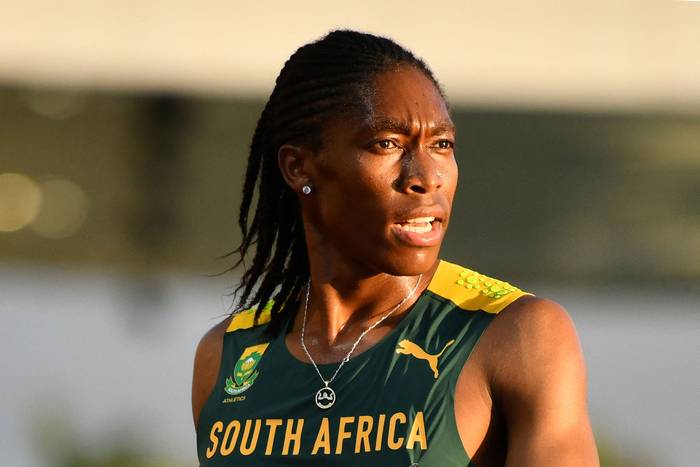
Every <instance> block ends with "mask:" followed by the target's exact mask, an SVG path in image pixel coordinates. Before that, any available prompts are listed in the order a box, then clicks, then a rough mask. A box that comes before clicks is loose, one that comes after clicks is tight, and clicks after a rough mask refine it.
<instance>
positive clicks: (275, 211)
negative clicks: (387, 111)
mask: <svg viewBox="0 0 700 467" xmlns="http://www.w3.org/2000/svg"><path fill="white" fill-rule="evenodd" d="M401 65H410V66H413V67H415V68H416V69H418V70H420V71H422V72H423V73H424V74H425V75H426V76H427V77H428V78H429V79H430V80H431V81H432V82H433V83H434V84H435V86H436V88H437V89H438V90H439V91H440V92H441V93H442V91H441V89H440V86H439V84H438V83H437V81H436V80H435V77H434V76H433V74H432V72H431V71H430V70H429V69H428V67H427V65H426V64H425V63H424V62H423V61H422V60H420V59H419V58H416V57H415V56H414V55H413V54H412V53H411V52H410V51H408V50H406V49H404V48H403V47H401V46H400V45H398V44H396V43H395V42H393V41H392V40H390V39H387V38H383V37H378V36H374V35H371V34H365V33H360V32H355V31H348V30H339V31H333V32H331V33H329V34H328V35H326V36H325V37H323V38H321V39H319V40H318V41H316V42H312V43H309V44H306V45H304V46H302V47H300V48H299V49H298V50H297V51H296V52H295V53H294V54H293V55H292V56H291V57H290V58H289V59H288V60H287V62H286V63H285V64H284V67H283V68H282V71H281V72H280V74H279V76H278V77H277V80H276V81H275V88H274V89H273V91H272V94H271V95H270V98H269V99H268V102H267V104H266V105H265V108H264V110H263V111H262V113H261V115H260V119H259V120H258V124H257V126H256V128H255V133H254V134H253V138H252V141H251V145H250V153H249V157H248V167H247V169H246V174H245V181H244V183H243V197H242V201H241V207H240V212H239V217H238V225H239V227H240V229H241V233H242V235H243V236H242V240H241V244H240V245H239V247H238V248H237V249H236V250H234V251H233V252H231V253H229V254H228V255H230V254H233V253H237V254H238V255H239V256H240V257H239V259H238V261H237V262H236V263H235V265H234V266H233V267H232V268H231V269H233V268H236V267H238V266H239V265H241V264H242V263H243V264H244V260H245V258H246V255H247V254H248V253H249V250H250V248H251V247H252V246H253V245H255V253H254V256H253V261H252V264H250V267H248V268H246V269H245V271H244V273H243V276H242V278H241V282H240V284H239V285H238V287H237V288H236V289H235V291H234V294H239V293H240V298H239V303H238V305H237V307H236V310H235V311H239V310H242V309H245V308H249V307H251V306H253V305H256V304H257V305H263V306H258V308H257V311H256V315H255V319H256V321H257V320H258V318H259V317H260V313H261V312H262V309H263V307H264V305H266V304H267V303H268V302H269V301H270V300H273V301H274V303H273V304H272V308H271V310H270V312H271V316H272V319H271V323H270V326H269V330H270V332H272V333H277V332H279V331H280V329H281V327H280V324H281V319H280V318H281V314H282V312H283V309H284V307H285V305H286V304H287V303H292V302H294V301H296V300H297V298H298V297H299V295H300V292H301V290H302V288H303V287H304V284H305V283H306V282H307V280H308V278H309V262H308V256H307V251H306V243H305V239H304V230H303V225H302V222H301V214H300V211H299V204H298V200H297V195H296V194H295V193H294V192H293V191H292V190H291V189H290V188H289V186H288V185H287V184H286V183H285V181H284V179H283V178H282V175H281V173H280V170H279V168H278V166H277V152H278V150H279V148H280V146H282V145H283V144H306V145H308V146H309V147H311V148H314V149H317V148H318V146H319V145H320V144H321V134H322V130H323V123H324V122H325V121H328V119H329V118H331V117H334V116H337V115H338V114H341V113H343V112H348V111H352V110H357V107H358V106H361V105H363V103H364V101H363V100H362V97H364V96H367V95H369V94H370V93H371V92H372V91H371V89H372V79H373V77H374V76H375V75H376V74H378V73H380V72H383V71H387V70H390V69H392V68H396V67H399V66H401ZM358 97H359V98H358ZM256 188H257V195H258V196H257V202H256V204H255V207H254V211H253V219H252V220H249V215H250V213H251V209H253V198H254V195H255V192H256ZM228 255H225V256H228Z"/></svg>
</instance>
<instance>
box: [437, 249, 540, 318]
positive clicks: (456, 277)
mask: <svg viewBox="0 0 700 467" xmlns="http://www.w3.org/2000/svg"><path fill="white" fill-rule="evenodd" d="M428 290H430V291H431V292H433V293H434V294H436V295H439V296H441V297H444V298H446V299H448V300H450V301H451V302H453V303H454V304H455V305H457V306H458V307H460V308H461V309H463V310H469V311H477V310H482V311H485V312H487V313H498V312H500V311H502V310H503V309H504V308H505V307H507V306H508V305H510V304H511V303H513V302H514V301H515V300H517V299H518V298H520V297H522V296H523V295H532V294H531V293H529V292H523V291H522V290H520V289H519V288H517V287H515V286H512V285H510V284H509V283H508V282H504V281H501V280H499V279H494V278H492V277H488V276H485V275H483V274H480V273H478V272H476V271H473V270H471V269H468V268H465V267H462V266H459V265H457V264H452V263H448V262H447V261H442V260H441V261H440V264H439V265H438V268H437V270H436V271H435V275H434V276H433V279H432V280H431V281H430V284H429V285H428Z"/></svg>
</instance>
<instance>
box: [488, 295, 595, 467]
mask: <svg viewBox="0 0 700 467" xmlns="http://www.w3.org/2000/svg"><path fill="white" fill-rule="evenodd" d="M483 337H484V338H486V339H485V344H486V346H487V348H486V349H484V350H486V352H484V353H483V354H482V355H483V356H484V362H485V374H486V375H487V378H488V381H489V383H488V384H489V386H490V390H491V394H492V397H493V402H494V404H495V405H496V407H497V408H498V410H499V412H500V413H501V414H502V415H503V417H504V420H505V423H506V425H507V431H508V457H513V458H517V459H521V460H523V464H522V465H560V466H568V465H571V466H574V465H576V466H597V465H598V458H597V454H596V449H595V441H594V438H593V434H592V430H591V426H590V420H589V417H588V408H587V403H586V399H587V398H586V393H587V389H586V385H587V384H586V365H585V362H584V359H583V352H582V351H581V346H580V343H579V339H578V335H577V333H576V329H575V327H574V323H573V321H572V320H571V318H570V316H569V314H568V312H567V311H566V310H565V309H564V308H563V307H562V306H561V305H559V304H558V303H556V302H554V301H551V300H547V299H542V298H537V297H531V296H528V297H522V298H520V299H518V300H516V301H515V302H513V303H512V304H511V305H509V306H508V307H507V308H506V309H505V310H503V311H502V312H501V313H499V315H498V316H497V317H496V318H495V319H494V320H493V322H492V323H491V326H489V328H488V329H487V331H486V333H485V334H484V336H483Z"/></svg>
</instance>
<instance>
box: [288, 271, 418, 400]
mask: <svg viewBox="0 0 700 467" xmlns="http://www.w3.org/2000/svg"><path fill="white" fill-rule="evenodd" d="M422 278H423V274H420V275H418V280H417V281H416V285H414V286H413V288H412V289H411V291H410V292H408V295H406V296H405V297H404V298H403V300H401V301H400V302H399V303H397V304H396V305H395V306H394V307H393V308H392V309H391V310H389V311H388V312H387V313H386V314H385V315H383V316H382V317H381V318H379V319H378V320H377V321H375V322H374V324H372V325H371V326H370V327H368V328H367V329H365V330H364V331H362V334H360V337H358V338H357V340H356V341H355V343H354V344H352V347H351V348H350V351H349V352H348V354H347V355H346V356H345V358H343V359H342V360H341V361H340V364H339V365H338V368H336V369H335V373H333V376H331V379H328V380H327V379H326V378H324V377H323V375H322V374H321V370H319V369H318V365H316V362H315V361H314V359H313V358H312V357H311V354H310V353H309V349H307V348H306V345H305V344H304V331H305V330H306V310H307V309H308V308H309V291H310V290H311V278H309V281H308V282H307V283H306V298H305V299H304V319H303V321H302V322H301V339H300V340H301V348H302V349H304V353H305V354H306V357H307V358H308V359H309V361H310V362H311V364H312V365H313V366H314V368H315V369H316V373H318V376H319V378H321V381H323V384H324V386H323V387H322V388H321V389H319V390H318V391H316V397H315V398H314V400H315V402H316V405H317V406H318V408H320V409H329V408H331V407H332V406H333V404H335V391H334V390H333V389H332V388H331V387H330V384H331V383H332V382H333V380H334V379H335V377H336V376H338V372H339V371H340V369H341V368H343V365H345V364H346V363H347V362H349V361H350V356H351V355H352V353H353V352H354V351H355V349H356V348H357V345H358V344H359V343H360V341H361V340H362V338H363V337H365V336H366V335H367V333H368V332H370V331H371V330H372V329H374V328H376V327H377V326H379V324H380V323H381V322H382V321H384V320H385V319H387V318H388V317H389V316H391V315H392V314H393V313H394V312H395V311H396V310H398V309H399V308H401V305H403V304H404V303H406V300H408V299H409V298H410V297H411V296H412V295H413V294H414V293H415V292H416V290H417V289H418V285H420V281H421V279H422Z"/></svg>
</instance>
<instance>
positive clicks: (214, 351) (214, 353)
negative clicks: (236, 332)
mask: <svg viewBox="0 0 700 467" xmlns="http://www.w3.org/2000/svg"><path fill="white" fill-rule="evenodd" d="M230 320H231V318H230V317H229V318H226V319H225V320H224V321H222V322H221V323H219V324H217V325H216V326H214V327H213V328H211V329H210V330H209V331H208V332H207V333H206V334H205V335H204V337H202V339H201V340H200V341H199V345H197V351H196V353H195V357H194V371H193V375H192V417H193V419H194V426H195V429H196V428H197V425H198V423H199V414H200V413H201V412H202V408H203V407H204V404H205V402H206V401H207V399H208V398H209V395H210V394H211V392H212V390H213V389H214V386H215V385H216V379H217V377H218V375H219V366H220V365H221V351H222V348H223V340H224V334H225V333H226V328H227V327H228V324H229V322H230Z"/></svg>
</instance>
